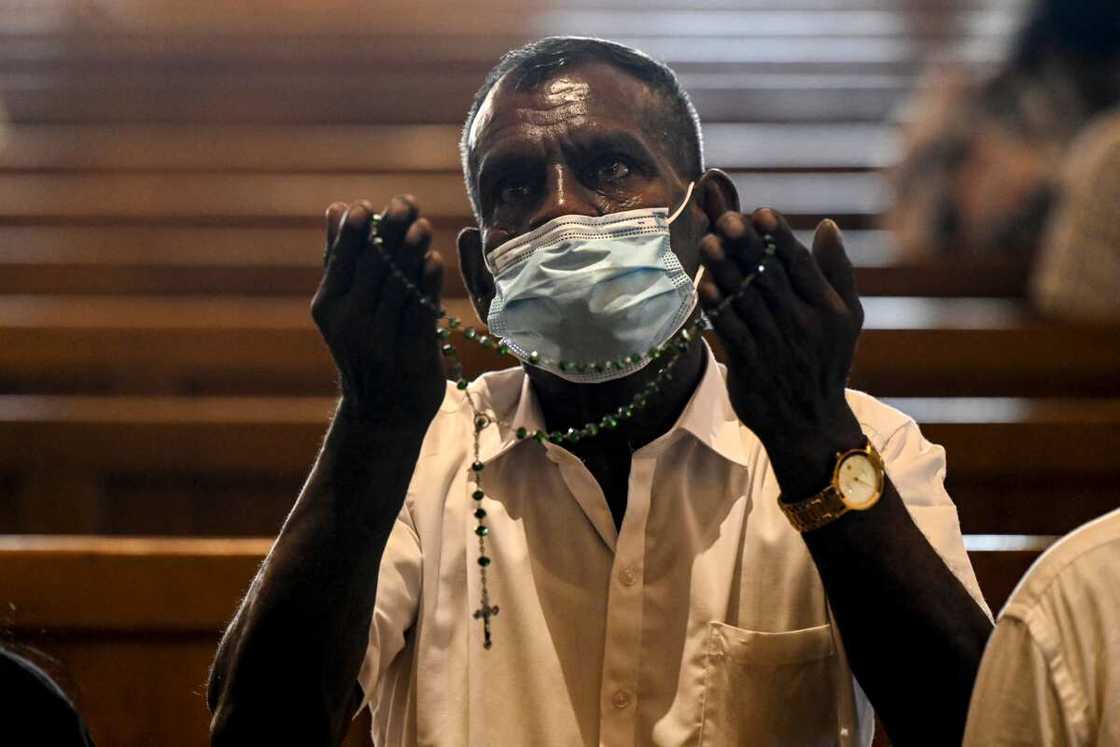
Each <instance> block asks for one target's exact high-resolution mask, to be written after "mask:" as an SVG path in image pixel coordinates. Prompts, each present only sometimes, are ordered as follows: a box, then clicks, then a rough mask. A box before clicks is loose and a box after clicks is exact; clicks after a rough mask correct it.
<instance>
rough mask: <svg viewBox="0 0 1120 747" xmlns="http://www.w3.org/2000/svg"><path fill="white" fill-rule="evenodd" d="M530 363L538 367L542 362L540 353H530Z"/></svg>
mask: <svg viewBox="0 0 1120 747" xmlns="http://www.w3.org/2000/svg"><path fill="white" fill-rule="evenodd" d="M529 362H530V363H532V364H533V365H534V366H535V365H537V364H538V363H540V362H541V354H540V353H538V352H537V351H536V350H534V351H533V352H531V353H529Z"/></svg>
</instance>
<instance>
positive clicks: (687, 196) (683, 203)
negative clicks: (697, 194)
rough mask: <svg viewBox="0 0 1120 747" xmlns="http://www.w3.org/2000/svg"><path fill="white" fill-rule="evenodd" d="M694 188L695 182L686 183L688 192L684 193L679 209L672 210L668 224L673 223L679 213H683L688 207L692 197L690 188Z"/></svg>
mask: <svg viewBox="0 0 1120 747" xmlns="http://www.w3.org/2000/svg"><path fill="white" fill-rule="evenodd" d="M695 186H696V182H689V183H688V191H686V192H685V193H684V200H683V201H681V206H680V207H679V208H677V209H676V210H674V211H673V214H672V215H670V216H669V223H672V222H673V221H675V220H676V219H677V217H678V216H679V215H680V214H681V213H683V212H684V209H685V207H687V205H688V201H689V199H690V198H691V197H692V188H693V187H695Z"/></svg>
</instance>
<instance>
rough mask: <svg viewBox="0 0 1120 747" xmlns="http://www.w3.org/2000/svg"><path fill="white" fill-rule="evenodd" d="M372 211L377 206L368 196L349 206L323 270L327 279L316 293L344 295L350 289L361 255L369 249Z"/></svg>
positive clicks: (325, 296)
mask: <svg viewBox="0 0 1120 747" xmlns="http://www.w3.org/2000/svg"><path fill="white" fill-rule="evenodd" d="M331 207H334V206H333V205H332V206H331ZM372 215H373V208H372V206H371V205H370V204H369V203H368V202H366V201H365V200H359V201H358V202H355V203H353V204H352V205H350V207H349V208H347V209H346V212H345V214H344V215H343V216H342V218H341V219H340V220H339V229H338V235H337V236H336V237H335V240H334V242H333V243H332V245H331V248H330V251H329V252H328V254H327V266H326V268H325V269H324V270H323V279H322V281H321V282H320V284H319V291H318V292H317V293H316V296H318V297H321V298H332V297H336V296H341V295H343V294H345V293H346V292H347V291H348V290H349V289H350V286H351V284H352V283H353V281H354V274H355V271H356V268H357V262H358V257H359V256H361V255H362V254H364V253H365V252H364V250H365V246H366V239H367V237H368V236H369V222H370V218H371V217H372Z"/></svg>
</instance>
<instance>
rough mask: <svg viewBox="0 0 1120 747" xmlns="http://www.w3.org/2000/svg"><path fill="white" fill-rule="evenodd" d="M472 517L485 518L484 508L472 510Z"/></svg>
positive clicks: (480, 519)
mask: <svg viewBox="0 0 1120 747" xmlns="http://www.w3.org/2000/svg"><path fill="white" fill-rule="evenodd" d="M474 518H476V519H478V520H479V521H482V520H483V519H485V518H486V509H484V508H476V509H475V510H474Z"/></svg>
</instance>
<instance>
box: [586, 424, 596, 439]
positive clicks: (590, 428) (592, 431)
mask: <svg viewBox="0 0 1120 747" xmlns="http://www.w3.org/2000/svg"><path fill="white" fill-rule="evenodd" d="M584 430H585V431H587V435H589V436H598V435H599V426H597V425H596V424H595V423H588V424H587V427H586V428H584Z"/></svg>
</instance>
